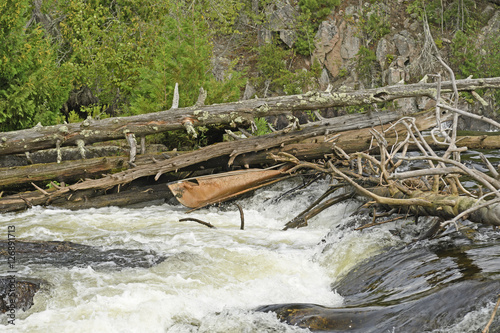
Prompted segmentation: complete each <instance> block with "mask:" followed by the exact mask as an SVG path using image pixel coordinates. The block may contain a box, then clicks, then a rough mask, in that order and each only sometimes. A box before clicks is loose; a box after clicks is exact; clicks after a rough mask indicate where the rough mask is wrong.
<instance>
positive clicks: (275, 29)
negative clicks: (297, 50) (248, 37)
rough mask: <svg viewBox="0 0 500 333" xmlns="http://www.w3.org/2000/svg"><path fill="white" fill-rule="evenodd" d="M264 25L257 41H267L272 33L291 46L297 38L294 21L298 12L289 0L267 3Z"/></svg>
mask: <svg viewBox="0 0 500 333" xmlns="http://www.w3.org/2000/svg"><path fill="white" fill-rule="evenodd" d="M265 15H266V18H267V24H266V26H265V27H264V28H263V29H261V31H260V32H259V42H260V43H268V42H270V41H271V40H272V37H273V35H274V34H278V35H279V37H280V39H281V40H282V41H283V42H284V43H285V44H286V45H287V46H288V47H292V46H293V44H295V41H296V40H297V35H296V33H295V30H294V28H295V26H296V21H297V19H296V18H297V17H298V15H299V13H298V12H297V10H296V9H295V7H294V6H292V4H290V1H289V0H278V1H274V2H273V3H272V4H269V5H268V6H267V7H266V9H265Z"/></svg>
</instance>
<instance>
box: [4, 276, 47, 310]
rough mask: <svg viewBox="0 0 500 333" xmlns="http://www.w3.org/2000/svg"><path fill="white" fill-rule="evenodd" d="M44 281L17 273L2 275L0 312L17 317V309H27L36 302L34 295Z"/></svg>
mask: <svg viewBox="0 0 500 333" xmlns="http://www.w3.org/2000/svg"><path fill="white" fill-rule="evenodd" d="M43 282H44V281H41V280H33V279H26V278H18V277H17V276H15V275H7V276H0V313H6V314H7V317H8V318H12V319H15V314H16V311H17V310H23V311H26V310H28V309H29V308H31V307H32V306H33V304H34V303H33V297H34V296H35V294H36V293H37V291H38V290H40V285H41V284H42V283H43ZM9 315H10V316H9Z"/></svg>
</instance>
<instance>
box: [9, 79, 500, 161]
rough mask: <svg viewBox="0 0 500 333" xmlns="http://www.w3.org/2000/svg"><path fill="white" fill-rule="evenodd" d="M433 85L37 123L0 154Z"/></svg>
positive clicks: (231, 122)
mask: <svg viewBox="0 0 500 333" xmlns="http://www.w3.org/2000/svg"><path fill="white" fill-rule="evenodd" d="M457 87H458V90H469V91H470V90H475V89H482V88H495V89H496V88H500V77H497V78H486V79H475V80H458V81H457ZM436 91H437V85H436V84H434V83H417V84H409V85H395V86H388V87H382V88H376V89H366V90H358V91H348V92H331V93H327V92H308V93H305V94H302V95H290V96H279V97H272V98H265V99H252V100H245V101H239V102H234V103H226V104H214V105H207V106H194V107H188V108H180V109H172V110H168V111H162V112H156V113H149V114H143V115H137V116H131V117H121V118H108V119H103V120H92V119H87V120H85V121H83V122H81V123H75V124H64V125H54V126H45V127H35V128H31V129H26V130H20V131H13V132H4V133H0V155H8V154H15V153H24V152H32V151H36V150H41V149H48V148H55V147H56V144H57V141H58V140H59V141H60V144H61V145H62V146H68V145H75V146H76V145H77V142H78V140H83V141H84V142H85V144H87V145H88V144H91V143H94V142H102V141H108V140H115V139H121V138H123V137H124V135H126V134H127V133H134V134H135V135H136V136H144V135H149V134H154V133H159V132H166V131H171V130H176V129H182V128H184V124H185V123H186V122H188V121H189V122H191V123H192V124H193V125H194V126H200V125H212V124H226V125H228V126H235V127H236V126H241V125H244V124H248V123H249V122H250V121H251V120H253V119H254V118H255V117H263V116H270V115H277V114H284V113H289V112H291V111H294V110H316V109H321V108H326V107H332V106H347V105H362V104H372V103H379V102H386V101H391V100H395V99H398V98H406V97H416V96H428V97H432V98H433V97H435V95H436ZM450 91H451V82H443V84H442V88H441V92H442V93H446V92H450Z"/></svg>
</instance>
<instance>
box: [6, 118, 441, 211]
mask: <svg viewBox="0 0 500 333" xmlns="http://www.w3.org/2000/svg"><path fill="white" fill-rule="evenodd" d="M429 114H432V112H428V113H424V114H422V115H421V116H420V117H419V119H420V120H419V121H418V123H419V124H421V125H422V126H423V127H422V128H423V129H425V128H428V127H429V126H434V125H435V121H432V119H433V118H432V117H428V115H429ZM396 119H398V114H397V113H396V112H379V113H377V114H371V115H368V114H353V115H346V116H341V117H337V118H331V119H329V120H328V121H324V122H323V124H322V125H318V126H309V127H307V128H305V129H302V130H299V131H293V132H290V133H284V132H277V133H272V134H268V135H264V136H260V137H252V138H249V139H245V140H238V141H232V142H222V143H217V144H214V145H211V146H208V147H204V148H202V149H200V150H196V151H192V152H188V153H183V154H180V155H178V156H174V157H171V158H170V159H164V160H156V159H155V160H152V162H150V163H147V164H144V165H138V166H137V167H135V168H132V169H129V170H125V171H123V172H120V173H115V174H109V175H105V176H104V177H102V178H99V179H90V180H86V181H83V182H80V183H77V184H74V185H71V186H67V187H62V188H60V189H58V190H56V191H54V190H52V191H44V190H40V189H39V190H38V192H34V193H29V194H19V195H14V196H10V197H5V198H2V199H0V211H3V212H6V211H12V210H14V211H15V210H19V209H25V208H26V207H29V206H30V205H47V204H57V203H58V202H60V201H61V198H65V199H64V200H67V201H74V200H79V201H81V200H82V198H84V200H85V201H86V202H87V201H88V200H89V199H90V198H91V197H93V196H96V195H102V194H104V192H105V191H106V190H110V189H112V188H114V187H115V186H123V185H124V184H127V183H130V182H132V181H134V180H136V179H138V178H142V177H148V176H155V179H156V180H158V179H159V177H160V176H161V175H162V174H164V173H168V172H172V171H178V170H181V169H185V168H187V167H190V166H196V167H200V166H201V163H203V162H207V161H210V160H214V159H218V160H217V162H216V163H213V162H212V163H213V164H211V163H210V162H208V163H207V164H206V165H204V166H203V167H207V168H208V167H216V166H219V167H220V166H222V165H228V164H229V165H234V163H235V161H236V160H237V159H238V164H239V165H242V166H249V165H251V164H257V163H266V162H267V163H269V162H272V163H274V162H275V161H274V160H273V159H272V157H269V155H268V153H269V151H267V150H269V149H272V148H275V147H280V148H275V149H276V150H277V151H282V149H284V147H287V145H288V144H294V146H291V147H289V148H286V149H284V151H286V152H291V153H293V154H296V155H297V156H299V157H305V158H306V159H314V158H323V156H324V155H325V154H326V153H331V151H332V144H331V143H327V144H326V146H325V144H321V143H320V144H319V145H312V146H311V145H310V144H305V147H304V146H303V145H302V146H301V145H300V144H299V145H297V143H298V142H300V141H303V140H305V139H308V138H313V137H320V136H324V135H325V134H327V133H329V134H332V133H335V132H342V131H346V130H352V129H354V128H356V129H357V130H356V133H357V134H356V135H359V134H360V133H361V132H362V131H360V130H359V129H358V128H363V127H371V126H372V125H373V124H374V123H377V124H381V125H379V126H383V124H385V123H388V122H390V121H394V120H396ZM368 135H369V132H368V131H367V132H366V133H365V136H366V138H365V140H364V141H365V142H366V141H367V137H368ZM347 137H349V135H347ZM340 138H342V135H341V136H340V137H339V139H340ZM358 141H359V138H358ZM310 148H314V149H313V150H310ZM74 163H77V165H79V166H82V165H83V164H80V163H89V166H88V167H87V168H88V169H89V170H90V169H91V166H93V168H94V169H93V170H94V171H93V172H101V173H104V170H103V169H102V168H101V167H102V166H103V165H108V167H109V168H113V167H114V166H117V165H123V163H124V162H123V158H106V159H105V160H96V161H88V162H81V161H80V162H74ZM120 163H121V164H120ZM37 167H39V168H41V169H40V170H43V171H40V172H38V173H37V172H34V173H33V174H31V175H30V177H33V178H35V177H36V178H37V180H41V179H44V180H49V179H48V177H49V176H50V174H51V173H48V172H47V171H48V170H44V167H43V166H33V167H30V168H31V170H34V169H36V168H37ZM24 168H27V167H24ZM24 168H20V169H19V170H18V171H9V170H4V172H5V174H4V176H5V178H6V180H5V182H7V183H10V184H12V179H17V180H19V181H20V180H22V179H23V177H27V175H26V173H25V172H24V173H23V172H22V171H23V169H24ZM52 168H55V169H57V168H58V167H57V164H53V165H51V166H47V169H52ZM12 170H15V169H12ZM84 170H85V169H84ZM52 172H55V171H54V170H52ZM13 173H15V175H14V174H13ZM55 174H56V175H60V176H66V177H67V175H65V173H64V169H61V173H59V174H57V172H55ZM8 175H10V179H11V180H10V181H9V179H8V178H9V177H7V176H8ZM24 179H25V180H26V178H24ZM44 192H45V193H44ZM76 193H80V194H79V195H76ZM147 197H148V196H145V198H147ZM68 205H69V203H68ZM72 208H73V207H72Z"/></svg>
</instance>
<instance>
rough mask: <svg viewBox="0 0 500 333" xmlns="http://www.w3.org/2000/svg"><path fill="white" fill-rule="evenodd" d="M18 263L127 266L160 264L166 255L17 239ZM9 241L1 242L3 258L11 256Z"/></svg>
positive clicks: (96, 266) (95, 266)
mask: <svg viewBox="0 0 500 333" xmlns="http://www.w3.org/2000/svg"><path fill="white" fill-rule="evenodd" d="M15 246H16V250H15V252H16V266H18V267H21V266H29V265H53V266H57V267H88V266H90V267H92V268H93V269H99V268H118V269H119V268H125V267H144V268H148V267H151V266H154V265H157V264H159V263H161V262H162V261H164V260H165V259H166V256H162V255H158V254H156V253H154V252H147V251H144V250H137V249H110V250H105V249H102V248H99V247H93V246H89V245H82V244H76V243H72V242H63V241H29V242H28V241H16V243H15ZM6 248H7V241H0V258H1V257H3V256H7V255H8V254H7V251H6Z"/></svg>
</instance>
